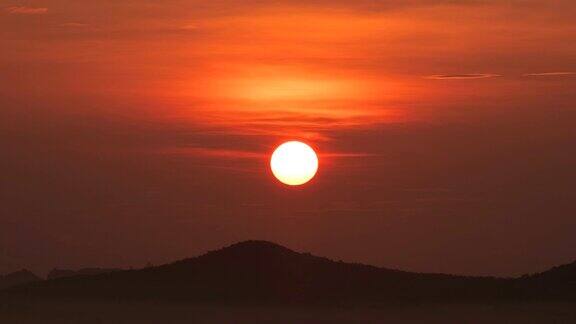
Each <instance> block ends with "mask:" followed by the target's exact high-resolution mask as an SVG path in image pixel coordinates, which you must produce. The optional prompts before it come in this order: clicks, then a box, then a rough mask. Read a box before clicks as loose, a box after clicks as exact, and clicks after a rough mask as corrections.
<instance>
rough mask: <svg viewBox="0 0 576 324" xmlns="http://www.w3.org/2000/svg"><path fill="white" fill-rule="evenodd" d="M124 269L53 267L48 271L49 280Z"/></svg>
mask: <svg viewBox="0 0 576 324" xmlns="http://www.w3.org/2000/svg"><path fill="white" fill-rule="evenodd" d="M121 270H122V269H116V268H110V269H107V268H84V269H80V270H70V269H58V268H56V269H53V270H52V271H50V272H49V273H48V277H47V279H48V280H52V279H59V278H68V277H77V276H94V275H99V274H104V273H110V272H114V271H121Z"/></svg>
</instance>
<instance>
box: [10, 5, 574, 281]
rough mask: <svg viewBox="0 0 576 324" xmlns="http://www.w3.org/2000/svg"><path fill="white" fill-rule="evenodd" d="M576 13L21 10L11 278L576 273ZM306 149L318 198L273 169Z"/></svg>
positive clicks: (15, 47)
mask: <svg viewBox="0 0 576 324" xmlns="http://www.w3.org/2000/svg"><path fill="white" fill-rule="evenodd" d="M575 15H576V5H575V4H574V3H573V1H569V0H554V1H544V0H526V1H522V0H513V1H496V0H493V1H491V0H486V1H478V0H470V1H466V0H461V1H447V0H428V1H424V0H411V1H386V0H384V1H368V0H355V1H352V0H336V1H323V0H317V1H302V0H287V1H274V2H266V1H256V0H248V1H232V0H221V1H196V0H168V1H151V0H138V1H135V0H127V1H98V2H95V1H77V0H76V1H71V0H43V1H11V0H6V1H4V2H2V3H1V4H0V48H1V50H0V145H1V147H3V151H4V153H5V155H6V156H7V158H3V159H2V160H3V161H2V162H0V167H2V170H3V171H0V172H1V173H0V176H2V178H4V180H3V181H2V187H0V189H1V190H2V191H0V193H2V194H3V195H2V196H4V197H7V201H8V203H5V204H2V205H3V206H2V207H1V208H2V209H3V210H2V209H0V214H1V215H2V216H0V246H2V247H5V249H6V251H2V250H0V271H2V269H12V268H14V267H20V266H26V265H29V266H30V267H35V268H38V269H46V268H48V267H50V266H66V265H70V266H81V265H89V266H91V265H94V266H99V265H127V264H131V263H138V262H141V263H144V262H145V261H148V260H147V259H148V258H149V259H153V260H154V261H158V262H160V261H167V260H170V259H171V258H176V257H183V256H187V255H189V254H193V253H197V252H200V251H203V250H204V249H209V248H213V247H216V246H218V245H223V244H226V243H229V242H230V241H234V240H239V239H255V238H263V239H269V240H272V241H276V242H278V243H282V244H287V245H290V246H293V247H295V248H302V249H307V250H311V251H313V252H316V253H318V254H324V255H329V256H333V257H335V258H343V259H348V260H352V261H362V262H369V263H374V264H378V265H383V266H392V267H398V268H404V269H408V270H417V271H444V272H456V273H471V274H515V273H521V272H523V271H534V270H540V269H543V268H545V267H546V266H548V265H552V264H556V263H560V262H562V261H568V260H570V259H571V258H572V259H573V258H575V257H576V256H574V255H572V254H571V253H573V251H571V250H570V246H573V245H574V244H575V243H576V241H574V238H573V235H572V234H573V230H575V229H576V220H574V218H573V215H574V211H576V208H575V207H574V206H572V204H569V203H567V202H566V201H567V200H566V199H570V198H572V196H573V195H574V193H573V190H571V189H570V188H571V185H572V183H571V181H572V180H573V179H576V174H575V173H574V171H573V165H574V162H576V155H575V154H574V153H572V152H571V149H570V148H571V147H573V146H574V144H575V141H576V132H575V131H574V129H575V126H576V125H575V122H574V120H575V117H576V114H575V109H574V105H575V103H576V91H574V87H575V85H576V43H575V42H574V35H576V23H575V22H574V16H575ZM287 139H300V140H305V141H308V142H310V143H311V144H313V145H314V147H317V148H318V150H319V154H320V159H321V169H320V172H319V174H318V177H317V179H315V181H314V183H312V184H311V185H310V186H308V188H307V189H302V190H298V191H296V192H286V191H285V190H284V188H282V187H278V186H277V185H276V183H275V182H274V181H273V179H271V177H270V174H269V173H268V170H267V169H266V160H267V158H268V155H269V154H270V152H271V150H272V149H273V148H274V147H275V145H277V144H279V143H281V142H282V141H283V140H287ZM55 188H57V189H55ZM105 233H110V234H105ZM204 233H211V235H209V236H206V235H207V234H204ZM103 235H109V238H110V239H109V240H108V241H105V240H103V239H102V236H103ZM350 242H352V243H350ZM479 242H482V243H479ZM40 245H41V246H40ZM375 247H377V248H375ZM36 249H38V250H36ZM126 255H130V257H126ZM437 260H443V261H442V262H439V261H437ZM444 260H445V261H444Z"/></svg>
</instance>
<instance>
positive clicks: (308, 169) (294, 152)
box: [270, 141, 318, 186]
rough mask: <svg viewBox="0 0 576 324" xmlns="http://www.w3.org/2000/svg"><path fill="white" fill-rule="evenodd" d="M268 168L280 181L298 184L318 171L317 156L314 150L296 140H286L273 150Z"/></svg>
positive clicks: (309, 178) (304, 181) (307, 179)
mask: <svg viewBox="0 0 576 324" xmlns="http://www.w3.org/2000/svg"><path fill="white" fill-rule="evenodd" d="M270 168H271V169H272V173H273V174H274V176H275V177H276V178H277V179H278V180H280V182H282V183H284V184H287V185H289V186H299V185H302V184H305V183H306V182H308V181H310V180H311V179H312V178H313V177H314V176H315V175H316V172H317V171H318V157H317V156H316V152H314V150H313V149H312V148H311V147H310V146H308V145H306V144H304V143H302V142H298V141H290V142H286V143H284V144H282V145H280V146H278V148H277V149H276V150H275V151H274V153H273V154H272V158H271V159H270Z"/></svg>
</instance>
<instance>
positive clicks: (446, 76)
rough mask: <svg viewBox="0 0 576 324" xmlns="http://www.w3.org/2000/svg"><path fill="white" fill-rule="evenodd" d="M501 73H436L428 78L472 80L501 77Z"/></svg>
mask: <svg viewBox="0 0 576 324" xmlns="http://www.w3.org/2000/svg"><path fill="white" fill-rule="evenodd" d="M500 76H501V75H500V74H492V73H470V74H435V75H429V76H427V77H426V79H432V80H471V79H488V78H496V77H500Z"/></svg>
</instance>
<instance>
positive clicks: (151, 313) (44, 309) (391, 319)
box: [0, 301, 576, 324]
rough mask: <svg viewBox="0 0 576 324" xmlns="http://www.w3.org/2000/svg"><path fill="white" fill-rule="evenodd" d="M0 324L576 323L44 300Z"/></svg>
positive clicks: (479, 307)
mask: <svg viewBox="0 0 576 324" xmlns="http://www.w3.org/2000/svg"><path fill="white" fill-rule="evenodd" d="M0 323H7V324H8V323H10V324H11V323H74V324H77V323H78V324H80V323H82V324H84V323H85V324H91V323H144V324H146V323H254V324H257V323H275V324H276V323H278V324H282V323H315V324H318V323H576V303H563V302H529V303H498V304H425V305H412V306H381V307H304V306H266V307H255V306H230V305H228V306H214V305H212V306H211V305H201V304H190V303H178V302H173V303H166V302H151V301H149V302H48V301H45V302H41V303H29V304H20V305H18V306H14V305H12V306H10V307H3V308H2V310H0Z"/></svg>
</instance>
